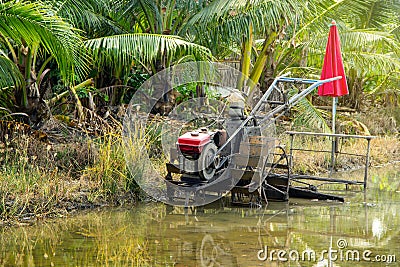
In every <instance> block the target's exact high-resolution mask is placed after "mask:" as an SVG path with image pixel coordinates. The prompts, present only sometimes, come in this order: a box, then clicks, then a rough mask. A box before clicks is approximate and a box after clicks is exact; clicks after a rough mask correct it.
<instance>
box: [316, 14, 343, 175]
mask: <svg viewBox="0 0 400 267" xmlns="http://www.w3.org/2000/svg"><path fill="white" fill-rule="evenodd" d="M337 76H342V79H340V80H336V81H333V82H329V83H325V84H323V85H322V86H320V87H319V88H318V95H320V96H331V97H333V104H332V133H336V127H335V120H336V106H337V100H338V97H339V96H343V95H347V94H349V89H348V86H347V80H346V75H345V73H344V66H343V59H342V53H341V49H340V37H339V32H338V29H337V26H336V22H335V21H334V20H333V21H332V24H331V27H330V30H329V36H328V43H327V45H326V52H325V58H324V65H323V67H322V73H321V80H324V79H329V78H333V77H337ZM334 150H335V141H333V142H332V170H333V167H334Z"/></svg>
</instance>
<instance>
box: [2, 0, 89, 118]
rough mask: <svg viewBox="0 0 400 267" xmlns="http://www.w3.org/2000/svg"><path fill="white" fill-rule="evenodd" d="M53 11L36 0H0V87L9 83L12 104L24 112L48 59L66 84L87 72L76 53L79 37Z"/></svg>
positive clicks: (84, 60)
mask: <svg viewBox="0 0 400 267" xmlns="http://www.w3.org/2000/svg"><path fill="white" fill-rule="evenodd" d="M54 13H55V12H53V10H52V9H51V8H49V7H48V6H45V5H43V4H42V3H40V2H35V3H30V2H20V1H8V2H1V3H0V42H1V52H2V57H1V61H2V62H1V63H2V64H1V66H2V67H1V70H0V80H1V81H2V82H0V86H1V87H0V88H2V89H1V90H10V89H5V87H10V86H13V90H14V93H15V96H16V97H15V103H13V104H15V105H17V106H20V108H21V109H22V110H24V111H27V110H28V107H29V104H32V103H29V101H28V100H29V99H28V96H30V97H31V98H34V99H38V98H40V97H41V95H40V92H39V89H40V88H39V87H40V86H39V85H40V80H41V79H42V78H43V77H42V74H43V73H44V71H45V68H46V65H47V64H48V63H49V61H50V60H51V59H54V61H55V62H56V63H57V65H58V68H59V72H60V75H61V77H62V79H63V80H64V82H65V83H66V84H73V83H74V80H75V78H74V77H75V75H77V76H84V75H85V72H86V71H87V66H88V60H87V58H85V57H84V56H82V54H81V53H80V51H81V47H82V45H83V43H82V41H81V40H82V38H81V36H80V35H79V33H78V32H77V31H76V30H74V28H73V26H72V25H71V24H69V23H68V22H66V21H64V20H63V19H62V18H60V17H59V16H57V15H55V14H54ZM22 77H23V78H22Z"/></svg>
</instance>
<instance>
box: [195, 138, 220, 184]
mask: <svg viewBox="0 0 400 267" xmlns="http://www.w3.org/2000/svg"><path fill="white" fill-rule="evenodd" d="M217 150H218V148H217V146H216V145H214V144H213V143H209V144H207V145H205V146H204V148H203V151H202V152H201V154H200V157H199V160H198V162H199V170H200V171H199V176H200V178H201V179H202V180H204V181H209V180H211V179H212V178H213V177H214V175H215V171H216V169H215V162H214V157H215V155H216V153H217Z"/></svg>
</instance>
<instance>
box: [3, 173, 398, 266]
mask: <svg viewBox="0 0 400 267" xmlns="http://www.w3.org/2000/svg"><path fill="white" fill-rule="evenodd" d="M375 172H376V173H372V174H371V176H372V180H373V179H375V180H373V181H372V182H371V183H370V188H369V189H368V190H367V192H366V193H365V194H364V193H363V192H348V193H346V200H347V202H346V203H344V204H339V203H328V202H323V201H320V202H313V201H305V200H296V199H291V201H290V203H269V205H268V207H267V208H265V209H264V208H262V209H251V208H234V207H224V206H223V205H222V202H217V203H214V204H213V205H209V206H207V207H203V208H197V209H183V208H173V207H169V206H166V205H164V204H161V203H148V204H142V205H139V206H138V207H134V208H132V209H110V210H102V211H97V212H89V213H82V214H79V215H77V216H74V217H72V218H67V219H58V220H54V221H50V222H43V223H39V224H37V225H34V226H30V227H19V228H3V229H0V231H1V232H0V246H1V250H0V266H207V267H211V266H318V267H320V266H398V263H396V262H394V261H395V259H394V257H393V256H397V258H396V260H397V262H399V261H400V235H399V232H400V214H399V213H400V191H399V190H400V189H399V188H398V187H397V188H395V186H393V184H397V185H398V184H399V182H400V177H399V175H400V172H399V171H398V168H394V169H393V170H392V169H384V170H383V169H381V170H375ZM374 175H376V176H377V177H378V176H379V177H382V179H381V180H379V179H377V178H373V177H374ZM386 180H387V182H386ZM385 185H388V186H386V188H385ZM330 247H331V249H332V250H331V251H332V258H331V259H330V260H329V257H328V254H327V252H324V250H329V248H330ZM335 251H336V252H335ZM369 252H370V253H369ZM365 253H366V254H367V255H365ZM396 254H397V255H396ZM271 255H272V258H271ZM321 256H324V260H322V261H319V260H320V259H321ZM358 256H359V258H360V260H359V261H357V257H358ZM375 256H380V258H379V260H381V261H383V260H385V261H386V263H381V262H378V261H377V260H378V258H376V257H375ZM368 260H369V261H371V262H368ZM390 262H391V263H390Z"/></svg>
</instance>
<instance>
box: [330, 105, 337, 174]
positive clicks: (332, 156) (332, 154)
mask: <svg viewBox="0 0 400 267" xmlns="http://www.w3.org/2000/svg"><path fill="white" fill-rule="evenodd" d="M337 103H338V98H337V97H334V98H333V100H332V133H333V134H336V125H335V124H336V107H337ZM336 142H337V141H336V137H332V151H331V174H332V173H333V171H334V169H335V154H336V145H337V144H336Z"/></svg>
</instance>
